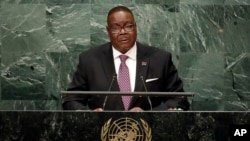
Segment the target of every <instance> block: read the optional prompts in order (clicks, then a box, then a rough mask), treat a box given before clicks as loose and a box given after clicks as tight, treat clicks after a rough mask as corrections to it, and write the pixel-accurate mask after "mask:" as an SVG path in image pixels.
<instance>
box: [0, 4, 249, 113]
mask: <svg viewBox="0 0 250 141" xmlns="http://www.w3.org/2000/svg"><path fill="white" fill-rule="evenodd" d="M117 4H123V5H126V6H128V7H129V8H131V9H132V11H133V12H134V14H135V18H136V21H137V25H138V41H140V42H143V43H147V44H150V45H153V46H156V47H159V48H164V49H166V50H168V51H170V52H172V53H173V57H174V63H175V65H176V66H177V68H178V70H179V74H180V76H181V78H182V79H183V81H184V84H185V85H184V86H185V90H186V91H192V92H195V97H194V99H193V101H192V108H193V110H201V111H210V110H215V111H238V110H240V111H244V110H249V109H250V54H249V51H250V0H130V1H129V0H1V1H0V52H1V54H0V62H1V66H0V67H1V81H0V110H60V109H61V101H60V91H61V90H65V89H66V87H67V85H68V83H69V82H70V80H71V76H72V72H73V71H74V69H75V65H76V64H77V61H78V55H79V53H80V52H82V51H84V50H86V49H89V48H91V47H95V45H99V44H101V43H104V42H106V41H108V40H109V39H108V37H107V33H106V29H105V26H106V14H107V12H108V10H109V9H110V8H111V7H113V6H115V5H117Z"/></svg>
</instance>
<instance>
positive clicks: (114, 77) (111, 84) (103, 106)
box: [102, 74, 116, 110]
mask: <svg viewBox="0 0 250 141" xmlns="http://www.w3.org/2000/svg"><path fill="white" fill-rule="evenodd" d="M115 79H116V74H114V75H113V78H112V80H111V82H110V85H109V88H108V91H110V90H111V88H112V86H113V84H114V81H115ZM107 99H108V96H107V95H106V96H105V99H104V101H103V105H102V109H103V110H104V108H105V105H106V102H107Z"/></svg>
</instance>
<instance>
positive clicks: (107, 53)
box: [100, 43, 119, 91]
mask: <svg viewBox="0 0 250 141" xmlns="http://www.w3.org/2000/svg"><path fill="white" fill-rule="evenodd" d="M100 57H101V61H102V66H103V69H104V72H105V74H106V79H107V83H108V84H110V85H112V86H111V87H110V91H119V87H118V83H117V78H116V72H115V65H114V59H113V51H112V47H111V44H110V43H109V44H106V45H105V46H104V50H103V53H102V55H101V56H100ZM113 79H114V80H113ZM111 83H112V84H111Z"/></svg>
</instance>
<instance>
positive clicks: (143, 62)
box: [130, 43, 150, 107]
mask: <svg viewBox="0 0 250 141" xmlns="http://www.w3.org/2000/svg"><path fill="white" fill-rule="evenodd" d="M149 63H150V62H149V58H148V57H147V51H146V50H145V49H144V47H143V46H142V45H141V44H140V43H137V63H136V79H135V90H134V91H139V92H143V91H147V90H146V88H145V86H144V84H145V78H146V75H147V72H148V66H149ZM143 83H144V84H143ZM137 100H138V96H134V97H133V99H132V101H131V104H130V106H131V107H133V105H134V103H135V102H136V101H137Z"/></svg>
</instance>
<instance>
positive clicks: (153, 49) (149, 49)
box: [137, 42, 171, 55]
mask: <svg viewBox="0 0 250 141" xmlns="http://www.w3.org/2000/svg"><path fill="white" fill-rule="evenodd" d="M137 46H138V48H140V49H139V50H141V51H143V52H145V53H146V54H151V55H152V54H161V55H170V54H171V53H170V52H168V51H167V50H165V49H163V48H159V47H155V46H151V45H146V44H142V43H139V42H137Z"/></svg>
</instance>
